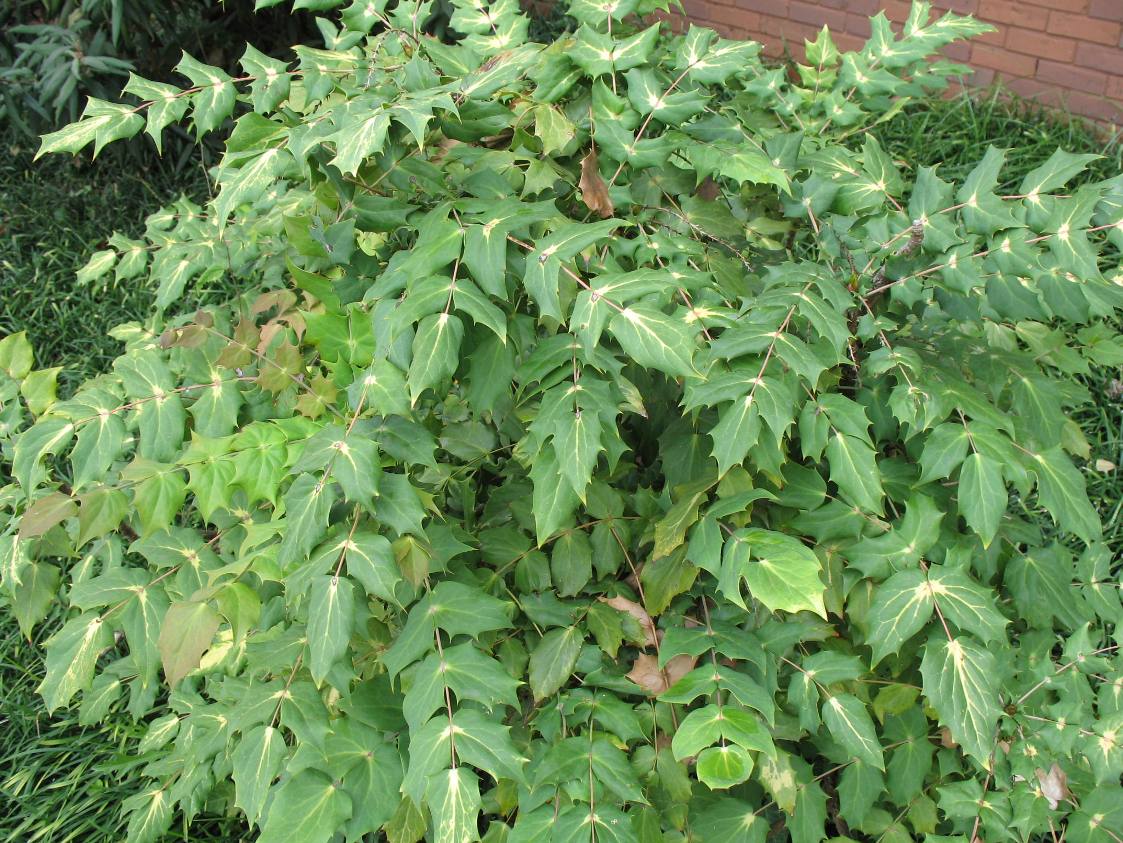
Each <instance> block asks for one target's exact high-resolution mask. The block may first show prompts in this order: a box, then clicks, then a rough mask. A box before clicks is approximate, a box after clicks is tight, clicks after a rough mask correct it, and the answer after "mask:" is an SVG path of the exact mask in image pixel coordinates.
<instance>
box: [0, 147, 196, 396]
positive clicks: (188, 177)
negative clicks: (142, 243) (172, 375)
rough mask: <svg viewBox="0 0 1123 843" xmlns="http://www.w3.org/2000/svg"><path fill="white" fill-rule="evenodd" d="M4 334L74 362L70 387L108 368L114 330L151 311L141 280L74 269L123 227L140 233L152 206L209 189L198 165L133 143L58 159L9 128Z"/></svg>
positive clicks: (1, 238) (0, 328)
mask: <svg viewBox="0 0 1123 843" xmlns="http://www.w3.org/2000/svg"><path fill="white" fill-rule="evenodd" d="M0 151H2V152H3V154H2V155H0V208H3V209H4V214H3V215H2V216H0V336H3V335H6V334H8V333H11V332H15V331H20V330H26V331H27V332H28V335H29V337H30V339H31V341H32V344H33V345H34V347H35V352H36V355H37V358H38V362H39V364H40V365H53V366H66V367H67V370H66V371H64V373H63V375H62V378H61V379H62V381H63V383H64V385H66V384H76V383H79V382H81V381H82V380H83V379H84V378H85V377H87V376H89V375H90V374H93V373H94V372H97V371H101V370H103V369H104V368H106V367H107V366H108V365H109V364H110V363H111V362H112V361H113V359H114V358H115V357H116V356H117V355H118V353H119V352H120V349H121V345H120V343H118V342H117V341H116V340H114V339H111V338H110V337H108V336H107V335H106V329H108V328H110V327H112V326H114V325H119V324H121V323H123V322H128V321H131V320H136V319H143V318H144V317H146V316H147V315H148V310H149V304H150V302H151V301H152V291H151V290H150V289H149V288H148V287H147V286H146V285H145V284H143V283H141V282H140V281H139V280H133V281H129V282H122V283H114V282H113V281H112V280H111V281H110V282H109V287H108V289H106V288H105V287H103V286H101V285H86V286H80V285H78V284H76V283H75V281H74V273H75V271H76V270H78V269H79V268H80V267H81V266H82V265H83V264H84V263H85V262H86V260H87V259H88V258H89V256H90V254H92V253H93V252H94V251H95V250H97V249H99V248H103V247H104V245H105V241H106V238H108V237H109V235H110V234H112V232H113V230H114V229H117V228H119V229H121V230H123V231H124V232H125V233H126V234H130V235H136V234H138V233H139V232H140V231H141V230H142V229H143V226H144V218H145V216H147V215H148V214H149V213H151V212H152V211H154V210H156V209H157V208H159V207H160V206H161V205H164V204H166V203H167V202H169V201H170V200H173V199H175V198H176V197H177V196H178V195H179V194H181V193H184V192H186V193H187V194H188V195H190V196H193V197H194V198H203V197H205V196H206V191H207V182H206V179H205V177H204V174H203V170H202V168H201V167H200V166H199V165H197V164H196V165H194V166H190V165H189V166H188V167H187V168H186V169H184V170H180V171H178V172H177V170H176V169H175V167H173V166H172V165H171V164H168V163H164V162H160V161H157V160H154V158H153V156H138V155H137V154H136V152H135V150H134V149H130V148H128V147H127V146H126V147H121V148H114V147H110V148H109V149H107V150H105V151H104V152H103V153H102V157H100V158H98V159H97V160H95V161H93V162H91V161H90V160H89V158H88V157H71V156H68V155H58V156H49V157H47V158H44V159H42V160H40V161H37V162H35V163H32V156H33V155H34V146H32V145H29V144H28V142H27V141H26V140H25V139H24V138H23V137H22V136H16V135H15V134H14V132H9V133H7V134H6V136H4V137H3V140H2V141H0Z"/></svg>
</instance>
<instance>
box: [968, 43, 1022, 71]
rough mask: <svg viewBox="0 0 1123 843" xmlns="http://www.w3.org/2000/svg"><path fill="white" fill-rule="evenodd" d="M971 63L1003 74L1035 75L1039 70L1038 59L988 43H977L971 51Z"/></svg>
mask: <svg viewBox="0 0 1123 843" xmlns="http://www.w3.org/2000/svg"><path fill="white" fill-rule="evenodd" d="M971 63H972V64H975V65H977V66H979V67H989V68H990V69H991V70H997V71H998V72H999V73H1001V74H1002V75H1003V76H1033V74H1034V71H1035V70H1037V59H1035V58H1033V57H1032V56H1023V55H1020V54H1019V53H1011V52H1010V51H1009V50H1003V49H999V48H996V47H991V46H988V45H987V44H976V45H975V48H974V49H973V50H972V51H971Z"/></svg>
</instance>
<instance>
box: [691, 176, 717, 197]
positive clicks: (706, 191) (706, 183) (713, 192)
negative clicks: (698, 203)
mask: <svg viewBox="0 0 1123 843" xmlns="http://www.w3.org/2000/svg"><path fill="white" fill-rule="evenodd" d="M720 193H721V188H720V187H719V186H718V183H717V182H716V181H714V180H713V179H712V178H710V177H709V176H706V177H705V178H704V179H702V183H701V184H699V185H698V187H697V189H696V190H695V191H694V195H695V196H697V197H698V198H699V199H705V200H706V201H707V202H712V201H713V200H715V199H717V197H718V195H719V194H720Z"/></svg>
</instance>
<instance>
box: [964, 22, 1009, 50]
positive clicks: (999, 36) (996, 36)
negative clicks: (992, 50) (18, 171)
mask: <svg viewBox="0 0 1123 843" xmlns="http://www.w3.org/2000/svg"><path fill="white" fill-rule="evenodd" d="M1006 30H1007V27H1005V26H999V27H996V28H995V30H994V31H993V32H986V33H983V34H982V35H980V36H978V37H977V38H972V39H971V40H972V41H974V42H975V43H976V44H990V45H991V46H992V47H1003V46H1005V45H1006Z"/></svg>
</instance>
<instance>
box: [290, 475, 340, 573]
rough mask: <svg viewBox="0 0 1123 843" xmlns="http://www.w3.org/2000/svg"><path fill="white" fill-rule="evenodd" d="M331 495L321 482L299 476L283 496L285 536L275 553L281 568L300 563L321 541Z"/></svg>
mask: <svg viewBox="0 0 1123 843" xmlns="http://www.w3.org/2000/svg"><path fill="white" fill-rule="evenodd" d="M334 502H335V492H334V489H333V486H332V485H331V484H330V483H325V482H324V478H322V477H320V478H317V477H315V476H313V475H311V474H301V475H300V476H299V477H297V478H296V480H294V481H293V483H292V485H291V486H290V487H289V490H288V491H287V492H285V532H284V534H283V536H282V538H281V546H280V548H279V549H278V550H277V564H278V565H280V566H281V567H282V568H285V567H287V566H289V565H291V564H292V563H293V562H297V561H303V560H304V559H306V558H307V557H308V553H309V551H311V550H312V547H313V546H314V545H315V544H316V543H317V542H318V541H320V539H322V538H323V537H324V533H325V532H326V531H327V527H328V515H329V513H330V512H331V506H332V504H333V503H334Z"/></svg>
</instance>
